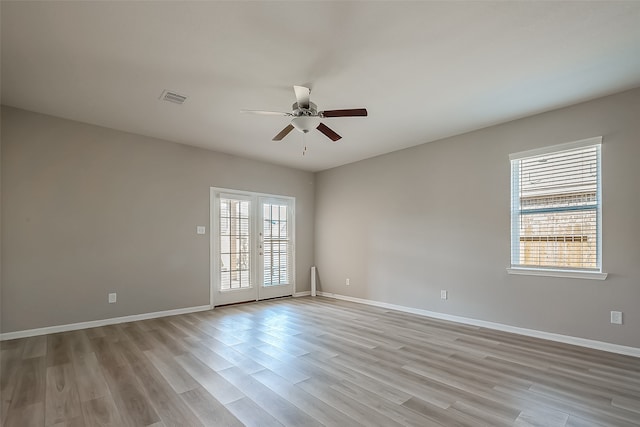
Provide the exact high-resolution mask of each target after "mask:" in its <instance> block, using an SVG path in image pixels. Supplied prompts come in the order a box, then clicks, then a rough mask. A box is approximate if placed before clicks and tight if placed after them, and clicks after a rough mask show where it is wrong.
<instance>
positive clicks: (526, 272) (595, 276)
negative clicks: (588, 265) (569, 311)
mask: <svg viewBox="0 0 640 427" xmlns="http://www.w3.org/2000/svg"><path fill="white" fill-rule="evenodd" d="M507 273H509V274H516V275H522V276H546V277H568V278H571V279H591V280H604V279H606V278H607V273H598V272H596V271H577V270H547V269H537V268H519V267H508V268H507Z"/></svg>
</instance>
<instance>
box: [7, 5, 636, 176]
mask: <svg viewBox="0 0 640 427" xmlns="http://www.w3.org/2000/svg"><path fill="white" fill-rule="evenodd" d="M1 7H2V10H1V14H2V18H1V19H2V22H1V24H2V27H1V36H2V75H1V76H2V103H3V104H6V105H11V106H15V107H19V108H24V109H27V110H32V111H37V112H42V113H46V114H51V115H55V116H59V117H65V118H70V119H74V120H79V121H82V122H87V123H93V124H98V125H102V126H107V127H111V128H115V129H121V130H124V131H129V132H134V133H138V134H142V135H149V136H153V137H158V138H164V139H168V140H171V141H176V142H179V143H183V144H189V145H194V146H198V147H205V148H209V149H212V150H217V151H222V152H227V153H231V154H236V155H240V156H245V157H250V158H255V159H260V160H264V161H268V162H273V163H278V164H283V165H288V166H292V167H296V168H300V169H306V170H310V171H318V170H323V169H327V168H331V167H334V166H338V165H342V164H346V163H350V162H354V161H357V160H360V159H364V158H368V157H372V156H376V155H379V154H383V153H387V152H391V151H395V150H398V149H402V148H406V147H410V146H413V145H418V144H422V143H425V142H429V141H434V140H436V139H440V138H443V137H446V136H450V135H455V134H460V133H463V132H467V131H470V130H473V129H478V128H482V127H486V126H489V125H493V124H496V123H501V122H506V121H509V120H512V119H515V118H519V117H524V116H528V115H531V114H535V113H539V112H543V111H547V110H551V109H555V108H558V107H562V106H566V105H570V104H574V103H577V102H580V101H584V100H588V99H592V98H596V97H600V96H603V95H607V94H611V93H615V92H619V91H622V90H625V89H629V88H633V87H637V86H640V2H638V1H629V2H610V1H608V2H584V3H583V2H502V1H501V2H408V3H405V2H398V1H389V2H324V1H323V2H239V1H238V2H185V1H177V2H132V1H130V2H56V1H45V2H27V1H21V2H8V1H2V6H1ZM294 84H297V85H310V87H311V88H312V94H311V100H312V101H313V102H315V103H316V104H318V107H319V109H321V110H324V109H327V110H329V109H338V108H356V107H366V108H367V109H368V111H369V117H366V118H360V117H358V118H334V119H325V124H327V125H328V126H330V127H331V128H332V129H334V130H335V131H336V132H338V133H339V134H341V135H342V136H343V139H342V140H340V141H339V142H338V143H336V144H333V143H332V142H331V141H330V140H329V139H327V138H326V137H325V136H323V135H322V134H321V133H319V132H317V131H314V132H312V133H310V134H308V135H306V143H307V146H308V151H307V154H306V155H305V156H302V148H303V136H302V134H301V133H298V132H296V131H294V132H292V133H290V134H289V136H287V137H286V138H285V139H284V140H283V141H282V142H272V141H271V138H272V137H273V136H274V135H276V134H277V133H278V132H279V131H280V130H281V129H282V128H283V127H284V126H286V125H287V124H288V119H287V118H286V117H277V116H254V115H246V114H240V113H239V110H240V109H262V110H274V111H289V110H290V108H291V104H292V103H293V102H294V101H295V98H294V93H293V89H292V86H293V85H294ZM164 89H169V90H172V91H175V92H178V93H181V94H184V95H187V96H188V97H189V98H188V100H187V102H186V103H185V104H184V105H182V106H179V105H175V104H171V103H168V102H164V101H160V100H159V99H158V98H159V96H160V94H161V92H162V91H163V90H164Z"/></svg>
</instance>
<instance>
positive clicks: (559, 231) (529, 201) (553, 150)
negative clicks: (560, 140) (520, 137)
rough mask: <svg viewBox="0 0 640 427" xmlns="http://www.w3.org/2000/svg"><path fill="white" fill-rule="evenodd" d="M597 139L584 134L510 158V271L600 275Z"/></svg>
mask: <svg viewBox="0 0 640 427" xmlns="http://www.w3.org/2000/svg"><path fill="white" fill-rule="evenodd" d="M601 141H602V138H601V137H598V138H590V139H588V140H583V141H577V142H573V143H568V144H562V145H556V146H553V147H548V148H544V149H538V150H531V151H527V152H523V153H517V154H512V155H511V156H510V159H511V268H510V269H509V272H510V273H516V274H523V272H524V273H528V274H543V275H562V276H570V277H590V278H598V279H604V278H605V277H606V275H603V274H602V263H601V259H602V249H601V248H602V233H601V229H602V228H601V216H602V212H601V201H602V196H601V185H600V181H601V179H600V144H601ZM563 272H564V273H565V274H563Z"/></svg>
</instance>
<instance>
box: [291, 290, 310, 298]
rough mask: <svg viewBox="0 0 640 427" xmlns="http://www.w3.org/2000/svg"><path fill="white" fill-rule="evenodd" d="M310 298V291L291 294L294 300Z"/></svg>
mask: <svg viewBox="0 0 640 427" xmlns="http://www.w3.org/2000/svg"><path fill="white" fill-rule="evenodd" d="M310 296H311V291H300V292H296V293H294V294H293V297H294V298H299V297H310Z"/></svg>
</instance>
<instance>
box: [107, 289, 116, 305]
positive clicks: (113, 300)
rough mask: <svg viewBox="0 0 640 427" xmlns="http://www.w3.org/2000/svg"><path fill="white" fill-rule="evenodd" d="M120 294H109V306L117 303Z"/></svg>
mask: <svg viewBox="0 0 640 427" xmlns="http://www.w3.org/2000/svg"><path fill="white" fill-rule="evenodd" d="M117 297H118V294H116V293H115V292H113V293H110V294H109V304H113V303H115V302H116V301H117Z"/></svg>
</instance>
